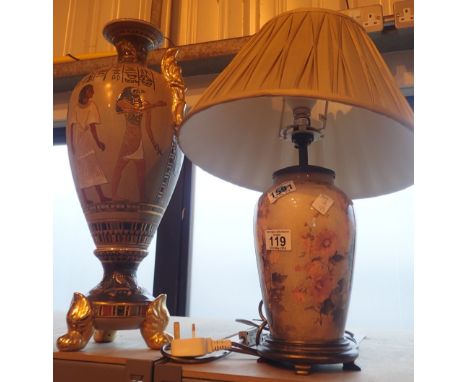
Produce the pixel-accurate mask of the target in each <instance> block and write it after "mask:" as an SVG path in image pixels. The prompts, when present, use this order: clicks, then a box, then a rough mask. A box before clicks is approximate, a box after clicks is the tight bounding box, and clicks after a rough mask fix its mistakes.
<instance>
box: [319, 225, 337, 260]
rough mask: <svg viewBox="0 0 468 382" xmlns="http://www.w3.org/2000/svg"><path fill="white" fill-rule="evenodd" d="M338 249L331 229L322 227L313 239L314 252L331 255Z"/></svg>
mask: <svg viewBox="0 0 468 382" xmlns="http://www.w3.org/2000/svg"><path fill="white" fill-rule="evenodd" d="M337 249H338V240H337V237H336V234H335V233H334V232H333V231H330V230H328V229H326V228H325V229H324V230H322V231H320V232H319V233H318V234H317V235H316V236H315V240H314V254H317V255H333V254H334V253H336V251H337Z"/></svg>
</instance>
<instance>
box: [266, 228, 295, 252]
mask: <svg viewBox="0 0 468 382" xmlns="http://www.w3.org/2000/svg"><path fill="white" fill-rule="evenodd" d="M265 242H266V250H267V251H290V250H291V230H290V229H269V230H266V231H265Z"/></svg>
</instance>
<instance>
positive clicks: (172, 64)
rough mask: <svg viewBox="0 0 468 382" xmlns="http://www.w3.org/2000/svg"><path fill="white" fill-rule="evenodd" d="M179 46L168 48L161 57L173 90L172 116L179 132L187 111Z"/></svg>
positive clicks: (163, 69)
mask: <svg viewBox="0 0 468 382" xmlns="http://www.w3.org/2000/svg"><path fill="white" fill-rule="evenodd" d="M178 53H179V50H178V49H177V48H168V49H167V50H166V51H165V52H164V55H163V57H162V59H161V73H162V74H163V76H164V79H165V80H166V81H167V82H168V84H169V86H170V87H171V92H172V109H171V110H172V117H173V121H174V129H175V132H176V133H177V132H178V131H179V127H180V124H181V123H182V120H183V119H184V113H185V84H184V80H183V78H182V69H181V68H180V66H179V65H178V64H177V61H176V56H177V54H178Z"/></svg>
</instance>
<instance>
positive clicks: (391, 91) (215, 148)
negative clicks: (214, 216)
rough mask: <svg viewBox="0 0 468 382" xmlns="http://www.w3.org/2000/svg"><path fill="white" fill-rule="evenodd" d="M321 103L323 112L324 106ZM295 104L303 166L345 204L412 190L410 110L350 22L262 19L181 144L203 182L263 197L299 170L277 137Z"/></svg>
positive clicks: (337, 17)
mask: <svg viewBox="0 0 468 382" xmlns="http://www.w3.org/2000/svg"><path fill="white" fill-rule="evenodd" d="M326 104H327V105H326ZM297 106H306V107H310V109H311V117H312V122H313V124H320V123H321V122H320V118H319V114H321V113H322V114H323V113H324V112H325V110H326V118H327V122H326V127H325V129H324V130H323V131H322V135H323V138H322V139H320V140H317V141H315V142H314V143H313V144H311V145H310V146H309V149H308V154H309V163H310V164H313V165H316V166H322V167H326V168H330V169H332V170H334V171H335V172H336V184H337V186H338V187H340V188H341V189H343V190H344V191H345V192H346V193H347V194H348V196H349V197H351V198H363V197H371V196H376V195H381V194H386V193H390V192H394V191H397V190H400V189H403V188H405V187H408V186H410V185H412V184H413V112H412V110H411V108H410V107H409V106H408V103H407V102H406V100H405V98H404V97H403V96H402V94H401V92H400V90H399V89H398V87H397V86H396V84H395V81H394V79H393V77H392V74H391V73H390V71H389V69H388V68H387V66H386V64H385V62H384V60H383V59H382V57H381V55H380V53H379V52H378V50H377V48H376V47H375V46H374V44H373V42H372V40H371V39H370V38H369V36H368V35H367V33H366V31H365V30H364V29H363V28H362V27H361V26H360V25H359V24H358V23H357V22H355V21H354V20H353V19H351V18H350V17H348V16H346V15H343V14H340V13H337V12H333V11H328V10H324V9H300V10H294V11H290V12H286V13H284V14H281V15H280V16H278V17H276V18H274V19H272V20H270V21H269V22H268V23H266V24H265V25H264V26H263V28H262V29H261V30H260V31H259V32H258V33H257V34H256V35H254V36H253V37H252V38H251V39H250V40H249V42H248V43H247V44H246V45H245V46H244V47H243V48H242V49H241V50H240V51H239V53H238V54H237V55H236V56H235V58H234V59H233V60H232V61H231V63H230V64H229V65H228V67H226V69H225V70H224V71H223V72H222V73H221V74H220V75H219V76H218V77H217V78H216V79H215V80H214V81H213V83H212V84H211V85H210V86H209V87H208V89H207V90H206V91H205V92H204V94H203V95H202V97H201V98H200V100H199V101H198V102H197V104H196V105H195V106H194V107H193V108H192V109H191V110H190V113H189V114H188V116H187V117H186V119H185V121H184V122H183V124H182V126H181V128H180V131H179V135H178V138H179V143H180V146H181V148H182V150H183V151H184V152H185V154H186V155H187V156H188V157H189V158H190V159H191V160H192V161H193V162H194V163H196V164H197V165H198V166H200V167H201V168H202V169H204V170H206V171H208V172H210V173H211V174H213V175H215V176H217V177H220V178H222V179H225V180H227V181H230V182H232V183H235V184H237V185H240V186H243V187H247V188H250V189H254V190H258V191H264V190H266V189H267V188H268V187H269V186H270V185H271V175H272V173H273V172H274V171H276V170H278V169H280V168H283V167H287V166H292V165H296V164H297V150H296V149H295V148H294V145H293V144H291V142H290V141H288V140H285V139H281V138H280V137H279V132H280V130H281V128H284V127H286V126H288V125H291V124H292V122H293V115H292V110H293V109H294V108H295V107H297Z"/></svg>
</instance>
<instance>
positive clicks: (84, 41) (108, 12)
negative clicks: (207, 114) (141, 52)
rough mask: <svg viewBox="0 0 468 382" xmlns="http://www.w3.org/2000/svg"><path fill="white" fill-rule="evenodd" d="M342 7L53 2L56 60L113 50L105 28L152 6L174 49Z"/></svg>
mask: <svg viewBox="0 0 468 382" xmlns="http://www.w3.org/2000/svg"><path fill="white" fill-rule="evenodd" d="M394 2H395V1H394V0H348V4H349V6H350V7H351V8H354V7H360V6H366V5H375V4H380V5H381V6H382V11H383V15H390V14H392V13H393V3H394ZM346 6H347V5H346V0H54V56H55V57H59V56H64V55H66V54H68V53H70V54H73V55H80V54H85V53H109V52H112V51H113V47H112V46H111V45H110V44H109V43H107V42H106V41H105V40H104V38H103V37H102V34H101V31H102V28H103V26H104V25H105V24H106V23H107V22H108V21H110V20H112V19H115V18H122V17H131V18H137V19H142V20H146V21H150V20H151V10H152V8H159V9H161V13H162V14H161V18H160V20H158V21H157V24H159V26H160V27H161V30H162V32H163V33H164V34H165V35H166V36H168V35H169V36H168V37H169V38H170V39H171V40H172V41H173V42H174V43H175V44H176V45H186V44H194V43H198V42H206V41H213V40H220V39H226V38H232V37H241V36H248V35H252V34H254V33H255V32H257V31H258V30H259V29H260V28H261V27H262V26H263V24H265V23H266V22H267V21H268V20H270V19H271V18H272V17H274V16H276V15H278V14H280V13H282V12H285V11H288V10H291V9H296V8H303V7H319V8H328V9H333V10H343V9H346ZM153 21H154V20H153Z"/></svg>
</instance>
